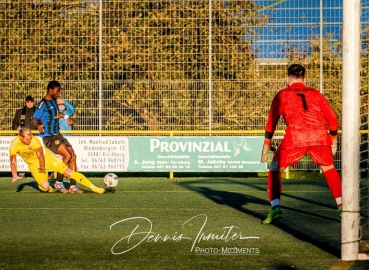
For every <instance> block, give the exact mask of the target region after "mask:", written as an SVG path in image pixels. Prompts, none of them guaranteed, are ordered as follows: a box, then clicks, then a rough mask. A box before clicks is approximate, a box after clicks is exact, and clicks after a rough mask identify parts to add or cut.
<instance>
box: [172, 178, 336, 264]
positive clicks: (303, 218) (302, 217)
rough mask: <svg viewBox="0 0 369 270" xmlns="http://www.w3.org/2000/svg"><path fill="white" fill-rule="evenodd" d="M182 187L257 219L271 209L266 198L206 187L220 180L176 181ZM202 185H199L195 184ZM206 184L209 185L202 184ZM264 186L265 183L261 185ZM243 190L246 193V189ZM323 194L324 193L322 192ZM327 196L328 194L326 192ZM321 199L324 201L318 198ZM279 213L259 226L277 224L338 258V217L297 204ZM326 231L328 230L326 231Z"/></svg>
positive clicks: (235, 182)
mask: <svg viewBox="0 0 369 270" xmlns="http://www.w3.org/2000/svg"><path fill="white" fill-rule="evenodd" d="M226 183H228V184H229V185H242V186H249V187H252V188H254V189H256V190H263V191H265V194H266V189H265V188H261V187H259V186H254V185H253V184H252V183H245V182H244V181H228V180H227V181H226ZM179 184H180V185H181V186H183V187H184V188H186V189H188V190H191V191H194V192H197V193H199V194H201V195H202V196H204V197H205V198H207V199H209V200H211V201H213V202H215V203H217V204H223V205H227V206H229V207H231V208H233V209H236V210H238V211H240V212H242V213H245V214H248V215H251V216H254V217H256V218H258V219H260V221H262V220H263V219H265V218H266V216H267V214H268V212H267V211H268V210H269V209H270V208H269V207H270V203H269V201H268V200H264V199H261V198H258V197H255V196H251V195H246V194H242V193H238V192H230V191H224V190H215V189H213V188H210V187H208V186H209V185H213V184H214V185H216V184H219V181H210V182H209V181H206V180H205V181H204V180H200V181H187V182H180V183H179ZM198 184H201V186H198ZM204 185H208V186H204ZM264 185H265V184H264ZM244 192H247V190H246V189H245V190H244ZM323 194H324V196H326V195H327V194H326V193H323ZM328 195H329V194H328ZM282 196H286V194H282ZM287 196H288V197H290V198H291V199H294V200H296V201H297V202H308V203H312V204H315V205H319V206H321V207H325V208H328V209H329V208H332V207H331V205H328V204H324V203H321V202H320V201H317V200H311V199H308V198H301V197H299V196H296V195H291V194H287ZM321 201H323V200H321ZM251 204H258V205H262V206H268V207H267V208H266V210H263V211H262V212H261V211H259V210H253V209H250V207H247V206H248V205H251ZM333 211H334V210H333ZM282 212H284V216H283V219H282V220H278V221H276V222H275V224H273V225H263V224H261V223H260V226H265V228H266V229H267V226H276V227H278V228H279V229H281V230H283V231H285V232H286V233H288V234H290V235H292V236H294V237H295V238H297V239H299V240H301V241H304V242H307V243H310V244H312V245H314V246H316V247H318V248H320V249H322V250H324V251H325V252H327V253H330V254H332V255H333V256H336V257H337V258H339V257H340V238H339V235H338V236H337V237H332V234H334V233H336V234H339V231H340V223H339V219H338V218H332V217H329V216H326V215H321V214H318V213H316V212H314V209H304V208H303V207H300V206H299V203H297V204H296V205H295V206H294V207H289V206H283V207H282ZM327 230H328V232H327ZM336 238H337V239H338V241H336V242H335V241H334V239H336Z"/></svg>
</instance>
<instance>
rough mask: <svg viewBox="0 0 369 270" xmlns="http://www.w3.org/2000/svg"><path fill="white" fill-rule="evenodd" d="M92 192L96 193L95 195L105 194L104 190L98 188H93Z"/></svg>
mask: <svg viewBox="0 0 369 270" xmlns="http://www.w3.org/2000/svg"><path fill="white" fill-rule="evenodd" d="M92 191H93V192H96V193H97V194H104V193H105V192H106V190H105V188H99V187H96V188H94V189H93V190H92Z"/></svg>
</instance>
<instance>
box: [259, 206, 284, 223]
mask: <svg viewBox="0 0 369 270" xmlns="http://www.w3.org/2000/svg"><path fill="white" fill-rule="evenodd" d="M281 218H282V211H281V208H279V206H278V207H276V208H274V209H272V210H270V211H269V214H268V216H267V218H266V219H264V220H263V221H262V223H263V224H269V223H272V222H273V221H275V220H277V219H281Z"/></svg>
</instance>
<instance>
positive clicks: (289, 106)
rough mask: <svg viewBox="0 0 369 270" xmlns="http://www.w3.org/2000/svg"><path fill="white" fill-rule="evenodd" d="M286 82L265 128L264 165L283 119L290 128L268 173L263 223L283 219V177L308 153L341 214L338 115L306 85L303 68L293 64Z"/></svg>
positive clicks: (316, 92) (277, 96)
mask: <svg viewBox="0 0 369 270" xmlns="http://www.w3.org/2000/svg"><path fill="white" fill-rule="evenodd" d="M286 80H287V84H288V85H289V86H288V87H287V88H285V89H283V90H281V91H280V92H278V93H277V95H276V96H275V97H274V99H273V102H272V105H271V108H270V111H269V115H268V121H267V123H266V127H265V140H264V145H263V149H262V154H261V161H262V162H266V161H267V156H268V155H267V154H268V152H269V151H270V147H271V140H272V137H273V134H274V131H275V128H276V126H277V123H278V120H279V118H280V117H281V116H283V118H284V121H285V123H286V125H287V128H286V134H285V136H284V138H283V140H282V142H281V144H280V146H279V147H278V149H277V151H276V153H275V154H274V156H273V160H272V164H271V165H270V169H269V173H268V197H269V200H270V203H271V205H272V210H271V211H270V212H269V214H268V217H267V218H266V219H265V220H264V221H263V222H262V223H263V224H269V223H271V222H273V221H274V220H277V219H280V218H282V212H281V209H280V196H281V192H282V179H281V175H282V173H283V171H284V170H285V169H286V168H287V167H288V166H290V165H291V164H296V163H298V162H299V160H300V159H301V158H302V157H303V156H304V155H305V154H306V153H308V154H309V156H310V157H311V159H312V160H313V161H314V163H315V164H318V165H319V166H320V169H321V170H322V171H323V174H324V177H325V179H326V181H327V183H328V187H329V189H330V190H331V193H332V195H333V198H334V199H335V201H336V204H337V208H338V210H339V211H340V212H341V210H342V207H341V179H340V176H339V174H338V172H337V170H336V169H335V168H334V165H333V155H334V154H335V153H336V151H337V129H338V121H337V118H336V115H335V113H334V111H333V109H332V108H331V106H330V105H329V104H328V102H327V100H326V99H325V97H324V96H323V95H322V94H321V93H320V92H319V91H318V90H316V89H313V88H309V87H307V86H305V81H306V79H305V68H304V67H303V66H301V65H298V64H293V65H291V66H290V67H289V68H288V77H287V79H286ZM327 130H329V133H328V132H327ZM332 154H333V155H332Z"/></svg>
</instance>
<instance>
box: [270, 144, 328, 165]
mask: <svg viewBox="0 0 369 270" xmlns="http://www.w3.org/2000/svg"><path fill="white" fill-rule="evenodd" d="M306 153H308V154H309V156H310V157H311V159H312V160H313V161H314V163H315V164H318V165H325V166H328V165H332V164H333V155H332V147H331V146H330V145H316V146H306V147H298V148H293V149H286V148H284V147H283V146H282V147H278V149H277V152H276V153H275V155H274V157H273V161H278V165H279V167H288V166H290V165H291V164H296V163H298V162H299V160H300V159H301V158H302V157H303V156H304V155H305V154H306Z"/></svg>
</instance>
